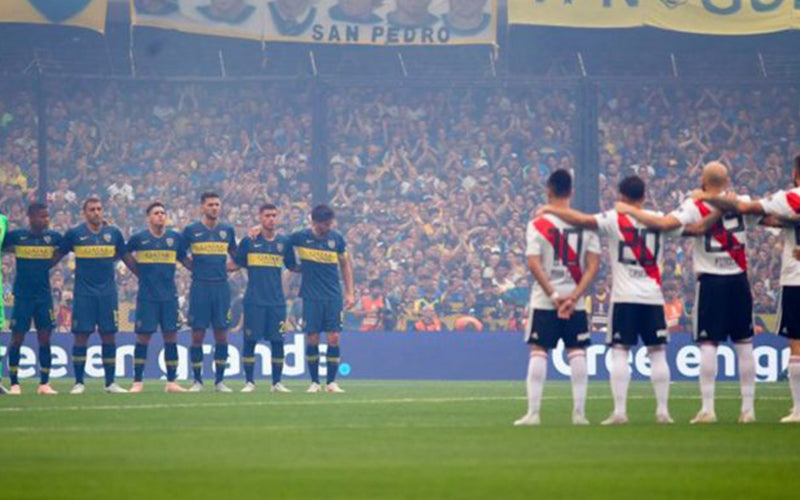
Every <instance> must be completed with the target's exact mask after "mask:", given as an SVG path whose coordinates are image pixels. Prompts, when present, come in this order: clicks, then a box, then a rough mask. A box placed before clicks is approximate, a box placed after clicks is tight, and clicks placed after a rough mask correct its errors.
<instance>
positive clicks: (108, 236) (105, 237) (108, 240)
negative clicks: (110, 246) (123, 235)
mask: <svg viewBox="0 0 800 500" xmlns="http://www.w3.org/2000/svg"><path fill="white" fill-rule="evenodd" d="M103 240H105V242H106V243H111V235H110V234H108V233H105V234H104V235H103Z"/></svg>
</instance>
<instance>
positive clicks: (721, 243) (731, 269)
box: [672, 196, 760, 276]
mask: <svg viewBox="0 0 800 500" xmlns="http://www.w3.org/2000/svg"><path fill="white" fill-rule="evenodd" d="M739 199H740V200H742V201H749V198H748V197H746V196H741V197H739ZM716 212H718V210H717V209H716V208H714V207H713V206H711V205H710V204H709V203H707V202H705V201H700V200H693V199H691V198H689V199H687V200H685V201H684V202H683V203H682V204H681V206H680V207H679V208H678V209H677V210H675V211H674V212H672V215H673V216H674V217H675V218H676V219H678V220H679V221H680V222H681V224H683V225H684V226H688V225H691V224H696V223H698V222H700V221H701V220H702V219H704V218H705V217H706V216H708V215H711V214H713V213H716ZM759 219H760V217H759V216H749V215H741V214H736V213H727V214H725V215H723V216H722V218H720V220H719V221H718V222H717V223H716V224H715V225H714V227H712V228H711V229H710V230H709V231H708V232H707V233H706V234H704V235H702V236H696V237H695V238H693V239H694V248H693V250H692V260H693V265H694V273H695V274H696V275H700V274H715V275H723V276H728V275H734V274H740V273H746V272H747V230H748V229H750V228H752V227H753V226H755V225H758V221H759Z"/></svg>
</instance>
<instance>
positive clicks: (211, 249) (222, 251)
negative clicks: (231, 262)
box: [192, 241, 228, 255]
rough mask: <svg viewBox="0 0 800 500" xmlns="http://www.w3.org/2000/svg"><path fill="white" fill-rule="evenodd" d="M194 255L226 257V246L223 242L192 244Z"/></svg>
mask: <svg viewBox="0 0 800 500" xmlns="http://www.w3.org/2000/svg"><path fill="white" fill-rule="evenodd" d="M192 253H193V254H194V255H227V253H228V244H227V243H225V242H224V241H202V242H197V243H192Z"/></svg>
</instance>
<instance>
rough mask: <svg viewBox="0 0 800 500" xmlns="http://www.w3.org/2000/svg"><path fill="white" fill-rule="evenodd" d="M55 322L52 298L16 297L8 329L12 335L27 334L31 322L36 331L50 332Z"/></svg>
mask: <svg viewBox="0 0 800 500" xmlns="http://www.w3.org/2000/svg"><path fill="white" fill-rule="evenodd" d="M55 320H56V315H55V312H54V311H53V298H52V297H50V296H49V295H48V296H47V297H44V298H33V297H18V298H17V300H16V301H15V302H14V309H13V311H12V312H11V324H10V328H11V332H12V333H28V331H29V330H30V329H31V321H33V323H34V324H35V325H36V330H52V329H53V328H54V327H55V324H56V321H55Z"/></svg>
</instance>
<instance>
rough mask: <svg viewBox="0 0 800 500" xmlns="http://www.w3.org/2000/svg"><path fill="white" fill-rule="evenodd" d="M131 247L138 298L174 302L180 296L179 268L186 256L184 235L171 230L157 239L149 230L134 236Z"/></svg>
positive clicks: (129, 243)
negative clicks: (177, 272)
mask: <svg viewBox="0 0 800 500" xmlns="http://www.w3.org/2000/svg"><path fill="white" fill-rule="evenodd" d="M127 248H128V252H130V253H132V254H133V255H134V257H135V258H136V268H137V270H138V272H139V293H138V299H139V300H149V301H155V302H162V301H168V300H174V299H175V298H176V297H177V296H178V289H177V288H176V287H175V267H176V265H177V263H178V262H179V261H180V260H183V257H184V255H183V253H182V252H183V245H182V243H181V235H180V234H179V233H178V232H177V231H174V230H172V229H168V230H166V231H164V234H162V235H161V236H160V237H157V236H154V235H153V233H151V232H150V230H149V229H145V230H144V231H142V232H139V233H136V234H134V235H133V236H131V239H130V240H128V245H127Z"/></svg>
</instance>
